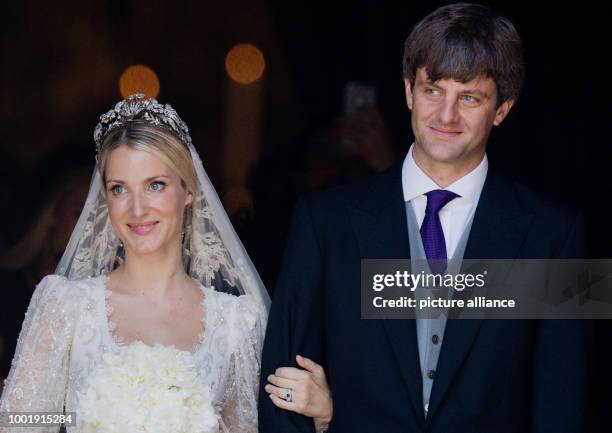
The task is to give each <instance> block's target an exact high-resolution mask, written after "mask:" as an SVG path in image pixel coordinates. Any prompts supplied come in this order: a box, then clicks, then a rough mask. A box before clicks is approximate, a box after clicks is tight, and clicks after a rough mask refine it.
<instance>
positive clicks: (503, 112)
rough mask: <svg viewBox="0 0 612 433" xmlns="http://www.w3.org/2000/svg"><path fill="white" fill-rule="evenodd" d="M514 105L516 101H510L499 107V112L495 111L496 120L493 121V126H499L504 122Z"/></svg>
mask: <svg viewBox="0 0 612 433" xmlns="http://www.w3.org/2000/svg"><path fill="white" fill-rule="evenodd" d="M513 105H514V99H510V100H508V101H505V102H503V103H502V104H501V105H500V106H499V107H497V110H495V118H494V119H493V125H495V126H499V124H500V123H502V122H503V121H504V119H505V118H506V116H507V115H508V113H509V112H510V109H511V108H512V106H513Z"/></svg>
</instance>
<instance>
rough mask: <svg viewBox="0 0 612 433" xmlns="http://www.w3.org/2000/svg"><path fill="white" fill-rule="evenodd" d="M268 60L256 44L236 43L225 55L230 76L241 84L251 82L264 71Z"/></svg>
mask: <svg viewBox="0 0 612 433" xmlns="http://www.w3.org/2000/svg"><path fill="white" fill-rule="evenodd" d="M265 68H266V61H265V59H264V55H263V53H262V52H261V51H260V50H259V48H257V47H256V46H254V45H251V44H238V45H234V46H233V47H232V49H231V50H229V52H228V53H227V56H226V57H225V70H226V72H227V74H228V75H229V76H230V78H231V79H232V80H234V81H236V82H238V83H240V84H251V83H253V82H254V81H257V80H258V79H259V78H261V76H262V75H263V73H264V69H265Z"/></svg>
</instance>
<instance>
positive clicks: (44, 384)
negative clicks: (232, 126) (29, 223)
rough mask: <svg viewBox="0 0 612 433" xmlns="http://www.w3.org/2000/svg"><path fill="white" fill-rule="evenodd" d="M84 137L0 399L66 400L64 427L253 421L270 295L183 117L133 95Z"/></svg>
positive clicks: (251, 424) (324, 399)
mask: <svg viewBox="0 0 612 433" xmlns="http://www.w3.org/2000/svg"><path fill="white" fill-rule="evenodd" d="M94 138H95V142H96V160H97V166H96V170H95V171H94V175H93V179H92V182H91V186H90V190H89V194H88V197H87V201H86V203H85V206H84V209H83V211H82V213H81V216H80V218H79V220H78V222H77V224H76V227H75V229H74V232H73V234H72V236H71V238H70V241H69V243H68V246H67V248H66V251H65V252H64V255H63V257H62V259H61V261H60V263H59V265H58V267H57V269H56V273H55V274H54V275H49V276H47V277H45V278H44V279H43V280H42V281H41V282H40V284H39V285H38V286H37V288H36V290H35V292H34V295H33V296H32V300H31V302H30V306H29V308H28V311H27V314H26V316H25V320H24V322H23V327H22V331H21V334H20V337H19V341H18V344H17V349H16V352H15V357H14V359H13V365H12V368H11V371H10V373H9V376H8V379H7V381H6V385H5V388H4V392H3V394H2V398H1V400H0V412H10V413H17V412H22V413H23V412H26V413H30V415H31V413H33V412H45V413H46V415H48V416H51V414H50V413H51V412H55V413H56V414H61V413H62V412H63V411H64V409H65V414H66V416H68V415H70V414H74V419H72V418H70V419H67V420H66V421H67V424H66V425H67V431H68V432H69V433H70V432H79V433H80V432H90V431H91V432H128V433H129V432H143V431H147V432H159V433H162V432H173V433H176V432H189V433H191V432H194V433H195V432H211V433H212V432H217V431H221V432H240V433H244V432H256V431H257V402H256V396H257V388H258V383H259V367H260V354H261V347H262V344H263V339H264V331H265V325H266V319H267V312H268V308H269V304H270V300H269V298H268V295H267V293H266V291H265V288H264V287H263V284H262V282H261V280H260V279H259V276H258V274H257V272H256V271H255V269H254V267H253V264H252V263H251V261H250V260H249V258H248V256H247V254H246V252H245V250H244V248H243V247H242V244H241V243H240V241H239V239H238V237H237V236H236V234H235V232H234V230H233V228H232V226H231V224H230V222H229V220H228V217H227V215H226V213H225V211H224V210H223V208H222V206H221V203H220V202H219V198H218V197H217V194H216V192H215V190H214V188H213V187H212V185H211V182H210V180H209V179H208V177H207V175H206V173H205V171H204V168H203V166H202V162H201V161H200V159H199V157H198V155H197V153H196V151H195V149H194V147H193V145H192V142H191V138H190V136H189V131H188V129H187V126H186V125H185V123H184V122H183V121H181V119H180V118H179V117H178V115H177V113H176V111H174V109H173V108H172V107H170V106H169V105H161V104H159V103H158V102H157V101H156V100H155V99H146V98H145V97H144V96H143V95H140V94H136V95H132V96H131V97H130V98H128V99H127V100H125V101H121V102H119V103H118V104H117V105H116V106H115V107H114V108H113V109H111V110H110V111H108V112H107V113H106V114H104V115H103V116H101V118H100V123H99V124H98V125H97V127H96V129H95V132H94ZM302 362H303V361H302ZM311 365H315V366H316V364H314V363H312V364H311ZM300 377H302V376H300ZM302 388H303V387H300V386H296V387H295V389H302ZM320 389H321V392H319V394H316V393H315V394H314V400H315V401H317V402H318V405H315V406H316V407H322V408H323V409H320V410H319V412H317V411H314V412H313V411H312V410H309V411H308V412H306V411H305V412H302V413H303V414H305V415H310V416H313V418H314V419H315V426H318V424H317V422H316V420H317V417H318V416H319V415H320V416H321V417H324V415H325V414H327V413H329V412H330V410H331V408H330V405H331V402H330V400H329V397H328V395H329V393H328V391H327V385H326V383H324V384H323V385H322V386H321V388H320ZM296 397H297V396H296V395H295V391H294V395H293V396H291V393H290V392H289V394H288V400H291V398H293V399H296ZM311 397H312V396H311ZM292 410H294V411H295V409H292ZM58 416H59V415H55V419H54V421H57V420H58V418H57V417H58ZM49 421H50V418H46V419H44V418H43V417H34V416H29V417H23V416H21V417H20V416H14V417H11V418H10V422H8V421H6V420H5V421H4V423H3V425H2V426H0V431H13V430H12V427H16V428H15V431H27V430H24V429H23V427H24V425H25V424H23V423H25V422H27V423H30V424H28V425H29V426H31V427H32V430H33V431H37V432H41V431H45V432H46V431H54V432H57V431H58V430H59V424H45V423H46V422H49ZM40 427H43V428H42V429H41V428H40Z"/></svg>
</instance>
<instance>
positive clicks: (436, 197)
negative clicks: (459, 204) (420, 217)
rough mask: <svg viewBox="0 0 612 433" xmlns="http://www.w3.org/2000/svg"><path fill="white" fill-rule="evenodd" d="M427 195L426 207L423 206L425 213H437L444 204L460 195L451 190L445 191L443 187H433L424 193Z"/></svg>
mask: <svg viewBox="0 0 612 433" xmlns="http://www.w3.org/2000/svg"><path fill="white" fill-rule="evenodd" d="M425 195H426V196H427V207H426V208H425V213H434V214H436V213H438V212H439V211H440V209H442V208H443V207H444V206H446V204H447V203H448V202H449V201H451V200H453V199H455V198H457V197H460V196H459V195H457V194H455V193H454V192H452V191H447V190H445V189H434V190H433V191H429V192H427V193H425Z"/></svg>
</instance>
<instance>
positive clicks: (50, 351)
mask: <svg viewBox="0 0 612 433" xmlns="http://www.w3.org/2000/svg"><path fill="white" fill-rule="evenodd" d="M200 287H202V290H203V292H204V298H203V301H202V302H203V307H204V312H205V313H204V318H203V321H204V331H203V333H202V335H201V336H200V341H199V342H198V343H197V344H196V345H195V346H194V348H193V350H192V351H191V355H192V356H193V359H194V362H195V365H196V371H197V377H198V378H199V380H201V381H202V383H203V384H205V385H206V386H207V387H208V388H209V390H210V392H211V397H212V398H213V401H214V404H215V407H216V408H217V410H218V413H219V414H220V416H221V431H223V432H231V433H238V432H240V433H249V432H256V431H257V390H258V385H259V369H260V354H261V347H260V346H261V341H260V340H261V338H258V336H260V335H261V334H262V332H263V329H262V327H263V326H264V324H262V323H260V322H261V321H260V319H259V317H260V316H258V315H257V313H256V311H255V308H254V307H253V302H251V301H252V300H251V297H250V295H243V296H233V295H229V294H225V293H219V292H216V291H214V290H213V289H211V288H207V287H204V286H200ZM109 294H110V292H109V290H108V289H107V287H106V276H105V275H101V276H99V277H95V278H88V279H83V280H77V281H69V280H67V279H66V278H64V277H61V276H57V275H50V276H47V277H45V278H44V279H43V280H42V281H41V283H40V284H39V285H38V287H37V288H36V290H35V292H34V295H33V296H32V300H31V303H30V306H29V308H28V311H27V313H26V317H25V321H24V323H23V328H22V331H21V334H20V336H19V341H18V344H17V349H16V353H15V358H14V359H13V365H12V368H11V371H10V374H9V377H8V378H7V380H6V382H5V387H4V392H3V394H2V400H1V402H0V411H11V412H62V410H63V408H64V405H65V410H66V412H76V418H77V420H78V416H79V401H78V400H79V399H78V393H79V392H80V391H82V390H83V387H84V385H85V383H86V379H87V377H88V376H89V375H90V374H91V373H92V371H94V369H95V368H96V365H97V364H98V363H99V362H100V360H101V357H102V355H103V354H104V353H106V352H109V351H112V352H116V351H118V350H119V349H120V348H121V347H123V346H124V345H125V343H122V342H121V341H120V340H119V339H118V338H117V337H115V336H114V334H113V328H114V325H113V322H112V310H111V308H109V306H108V305H107V297H108V296H109ZM58 430H59V427H58V426H55V427H53V428H50V427H45V428H41V427H31V428H14V429H7V428H3V427H0V432H5V431H6V432H8V431H14V432H27V431H30V432H36V433H46V432H57V431H58ZM67 431H68V433H73V432H77V431H78V430H77V427H68V428H67Z"/></svg>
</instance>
